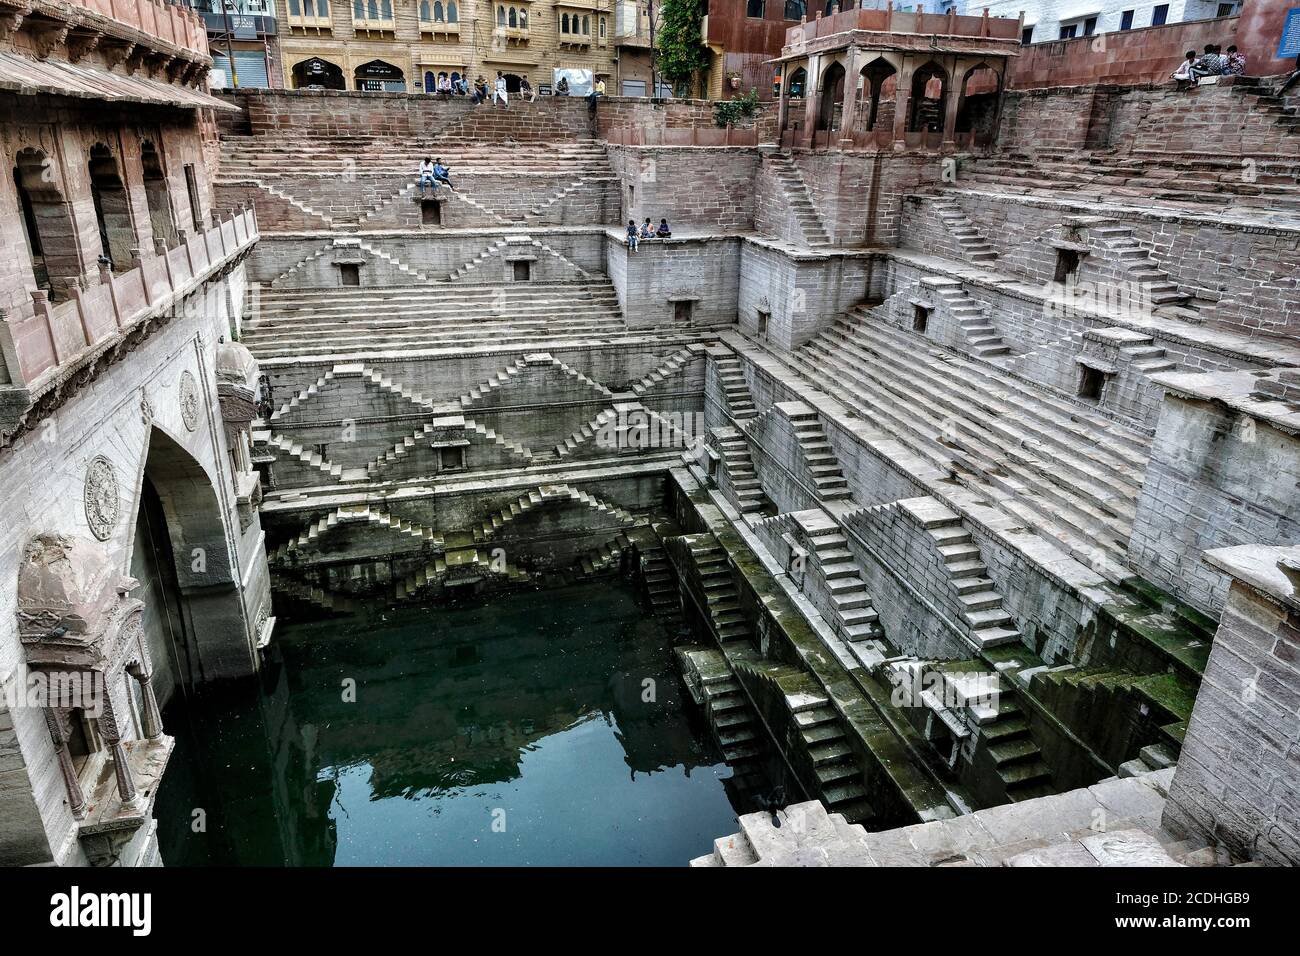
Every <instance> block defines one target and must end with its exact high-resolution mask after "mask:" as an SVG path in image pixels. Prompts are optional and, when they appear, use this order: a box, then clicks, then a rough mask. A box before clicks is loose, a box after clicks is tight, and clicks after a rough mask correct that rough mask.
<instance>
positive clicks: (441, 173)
mask: <svg viewBox="0 0 1300 956" xmlns="http://www.w3.org/2000/svg"><path fill="white" fill-rule="evenodd" d="M433 178H434V180H435V185H436V184H437V183H446V184H447V188H448V189H450V190H451V191H452V192H455V191H456V187H455V186H453V185H452V184H451V167H450V166H444V165H442V159H440V158H439V159H436V160H434V162H433Z"/></svg>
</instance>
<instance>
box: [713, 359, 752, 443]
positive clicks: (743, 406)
mask: <svg viewBox="0 0 1300 956" xmlns="http://www.w3.org/2000/svg"><path fill="white" fill-rule="evenodd" d="M713 365H714V367H715V368H716V369H717V373H718V381H719V382H720V383H721V384H722V392H723V396H724V397H725V399H726V403H727V414H729V415H730V416H731V418H732V420H733V421H735V422H736V424H738V425H742V426H743V425H744V423H745V422H747V421H749V420H750V419H751V418H753V417H755V416H756V415H757V414H758V410H757V409H756V408H755V407H754V399H753V396H751V395H750V393H749V383H748V382H746V381H745V367H744V365H743V364H742V363H741V360H740V359H739V357H737V356H736V355H734V354H730V353H728V354H726V355H719V354H716V353H715V354H714V355H713Z"/></svg>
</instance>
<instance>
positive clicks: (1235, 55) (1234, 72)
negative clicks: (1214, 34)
mask: <svg viewBox="0 0 1300 956" xmlns="http://www.w3.org/2000/svg"><path fill="white" fill-rule="evenodd" d="M1223 72H1224V73H1225V74H1226V75H1227V76H1245V74H1246V54H1244V53H1242V52H1241V51H1240V50H1238V49H1237V48H1236V47H1235V46H1230V47H1228V56H1227V63H1226V64H1225V66H1224V67H1223Z"/></svg>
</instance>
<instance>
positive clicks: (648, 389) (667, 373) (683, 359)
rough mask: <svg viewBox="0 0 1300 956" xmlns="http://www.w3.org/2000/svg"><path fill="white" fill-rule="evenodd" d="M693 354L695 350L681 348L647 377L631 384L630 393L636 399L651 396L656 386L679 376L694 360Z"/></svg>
mask: <svg viewBox="0 0 1300 956" xmlns="http://www.w3.org/2000/svg"><path fill="white" fill-rule="evenodd" d="M695 354H696V352H695V349H692V348H682V349H678V350H677V351H676V352H673V353H672V354H671V355H669V356H668V357H667V358H666V359H664V360H663V362H661V363H660V364H659V365H658V366H657V367H656V368H654V369H653V370H651V371H650V372H649V373H648V374H647V375H645V376H644V377H642V378H641V379H639V380H638V381H636V382H634V383H632V392H633V393H634V394H635V395H637V396H638V397H644V396H646V395H647V394H653V393H654V392H655V389H656V386H658V385H660V384H662V383H664V382H666V381H669V380H670V379H673V378H676V377H677V376H678V375H681V374H682V370H683V369H685V368H686V366H687V365H689V364H690V362H691V360H692V359H693V358H695Z"/></svg>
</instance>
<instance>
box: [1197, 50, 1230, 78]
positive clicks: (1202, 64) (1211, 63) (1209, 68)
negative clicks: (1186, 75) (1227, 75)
mask: <svg viewBox="0 0 1300 956" xmlns="http://www.w3.org/2000/svg"><path fill="white" fill-rule="evenodd" d="M1192 73H1193V74H1195V76H1196V79H1197V80H1199V79H1200V78H1201V77H1203V76H1222V75H1223V57H1221V56H1219V48H1218V47H1217V46H1215V45H1214V44H1213V43H1207V44H1205V52H1204V53H1202V54H1201V56H1200V57H1199V58H1197V60H1196V62H1195V63H1193V64H1192Z"/></svg>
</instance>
